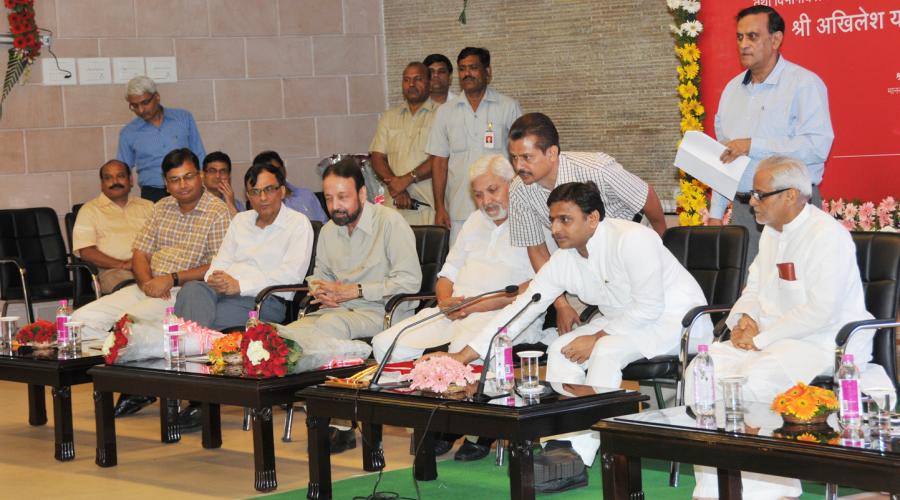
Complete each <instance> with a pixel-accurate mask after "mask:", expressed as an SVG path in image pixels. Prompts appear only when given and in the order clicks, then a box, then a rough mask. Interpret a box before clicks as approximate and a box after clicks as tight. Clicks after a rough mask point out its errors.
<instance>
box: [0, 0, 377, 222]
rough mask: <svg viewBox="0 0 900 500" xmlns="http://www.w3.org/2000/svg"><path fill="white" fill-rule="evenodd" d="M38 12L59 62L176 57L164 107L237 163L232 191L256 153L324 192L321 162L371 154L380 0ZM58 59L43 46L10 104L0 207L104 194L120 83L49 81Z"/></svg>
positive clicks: (92, 4) (118, 3)
mask: <svg viewBox="0 0 900 500" xmlns="http://www.w3.org/2000/svg"><path fill="white" fill-rule="evenodd" d="M35 9H36V11H37V17H38V25H39V26H41V27H44V28H48V29H50V30H52V31H53V32H54V42H53V45H52V49H53V51H54V52H55V53H56V55H57V56H59V57H125V56H175V57H176V58H177V61H178V80H179V81H178V82H177V83H171V84H162V85H160V95H161V97H162V102H163V105H167V106H173V107H181V108H186V109H188V110H190V111H191V112H192V113H193V114H194V117H195V119H196V120H197V122H198V126H199V128H200V133H201V135H202V137H203V142H204V145H205V146H206V150H207V152H211V151H214V150H217V149H221V150H223V151H225V152H226V153H228V154H229V155H230V156H231V158H232V160H233V161H235V162H236V164H237V165H236V167H235V172H234V175H233V181H234V183H235V185H236V187H239V185H240V184H241V182H240V179H242V178H243V174H244V171H245V170H246V168H247V166H248V164H249V162H250V160H251V159H252V157H253V155H254V154H255V153H257V152H259V151H261V150H263V149H275V150H277V151H279V152H280V153H281V155H282V156H283V157H284V158H285V160H286V163H287V165H288V171H289V178H290V180H291V181H292V182H295V183H298V184H302V185H306V186H308V187H311V188H313V189H314V190H318V189H319V187H320V186H321V182H320V181H319V179H318V178H317V176H316V174H315V170H314V168H313V167H314V166H315V164H316V163H317V162H318V159H319V158H321V157H323V156H326V155H329V154H331V153H338V152H361V151H366V149H367V148H368V144H369V140H370V139H371V135H372V133H373V132H374V127H375V123H376V121H377V118H378V115H377V113H379V112H380V111H381V110H383V109H384V107H385V104H386V96H385V93H386V89H385V83H384V81H385V77H384V66H385V64H384V60H383V59H384V57H383V53H384V36H383V23H382V7H381V1H380V0H37V2H36V6H35ZM4 22H5V20H4ZM48 59H49V61H50V63H51V64H52V59H51V58H50V56H49V53H48V52H47V51H46V50H45V51H43V55H42V57H41V60H40V61H39V62H38V63H37V64H35V66H34V67H33V68H32V72H31V79H30V81H29V83H28V84H27V85H25V86H17V87H16V88H15V90H13V92H12V94H11V95H10V96H9V97H8V98H7V101H6V103H5V105H4V109H3V118H2V120H0V208H11V207H13V208H17V207H30V206H50V207H52V208H54V209H55V210H56V211H57V213H58V214H59V215H60V216H62V215H63V214H64V213H65V212H67V211H69V210H70V208H71V206H72V205H73V204H75V203H81V202H84V201H86V200H88V199H90V198H92V197H94V196H96V195H97V194H98V193H99V178H98V174H97V169H98V167H99V166H100V165H101V164H102V163H103V161H104V160H105V159H108V158H113V157H114V156H115V152H116V146H117V144H118V133H119V130H120V128H121V127H122V126H123V125H124V124H125V123H127V122H128V121H129V120H131V119H132V118H134V115H133V114H132V113H131V112H130V111H129V110H128V107H127V104H126V103H125V100H124V85H79V86H69V87H51V86H42V85H41V84H40V81H41V68H40V65H41V64H46V63H47V62H48ZM0 64H2V66H0V67H2V68H5V66H6V56H5V51H3V55H0ZM241 192H242V189H241Z"/></svg>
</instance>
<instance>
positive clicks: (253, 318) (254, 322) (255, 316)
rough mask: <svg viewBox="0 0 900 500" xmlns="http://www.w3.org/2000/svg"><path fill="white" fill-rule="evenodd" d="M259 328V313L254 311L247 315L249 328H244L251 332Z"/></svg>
mask: <svg viewBox="0 0 900 500" xmlns="http://www.w3.org/2000/svg"><path fill="white" fill-rule="evenodd" d="M257 326H259V313H258V312H256V311H255V310H254V311H250V312H248V313H247V326H246V327H244V330H245V331H246V330H249V329H251V328H254V327H257Z"/></svg>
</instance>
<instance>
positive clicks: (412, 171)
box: [409, 169, 419, 184]
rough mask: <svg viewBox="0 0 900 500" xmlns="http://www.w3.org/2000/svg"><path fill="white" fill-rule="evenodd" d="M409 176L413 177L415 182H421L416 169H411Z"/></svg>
mask: <svg viewBox="0 0 900 500" xmlns="http://www.w3.org/2000/svg"><path fill="white" fill-rule="evenodd" d="M409 176H410V177H412V181H413V184H415V183H417V182H419V176H418V175H416V169H412V170H410V171H409Z"/></svg>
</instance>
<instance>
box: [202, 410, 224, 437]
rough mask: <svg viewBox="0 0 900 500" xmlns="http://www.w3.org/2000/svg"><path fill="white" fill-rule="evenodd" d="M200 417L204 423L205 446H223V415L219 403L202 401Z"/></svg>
mask: <svg viewBox="0 0 900 500" xmlns="http://www.w3.org/2000/svg"><path fill="white" fill-rule="evenodd" d="M200 418H201V419H202V423H203V430H202V432H203V436H202V442H203V447H204V448H220V447H222V417H221V414H220V410H219V405H217V404H212V403H201V405H200Z"/></svg>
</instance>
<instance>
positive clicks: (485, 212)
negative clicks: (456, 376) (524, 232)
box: [372, 155, 542, 363]
mask: <svg viewBox="0 0 900 500" xmlns="http://www.w3.org/2000/svg"><path fill="white" fill-rule="evenodd" d="M514 175H515V172H514V171H513V169H512V165H510V164H509V161H508V160H507V159H506V158H505V157H503V156H500V155H491V156H485V157H483V158H480V159H479V160H477V161H476V162H475V163H473V164H472V165H471V166H470V167H469V178H470V179H471V187H472V195H473V197H474V199H475V203H476V205H478V210H477V211H475V212H472V215H470V216H469V218H468V219H467V220H466V222H465V224H464V225H463V227H462V229H461V230H460V232H459V236H458V237H457V238H456V243H454V245H453V248H451V249H450V253H449V254H448V255H447V259H446V261H445V262H444V267H442V268H441V271H440V273H438V276H439V278H438V281H437V284H436V285H435V291H436V296H437V302H438V307H430V308H427V309H423V310H422V311H420V312H419V313H418V314H416V315H415V316H413V317H411V318H408V319H406V320H404V321H401V322H399V323H397V324H395V325H394V326H392V327H391V328H389V329H387V330H385V331H384V332H381V333H379V334H378V335H376V336H375V338H374V339H373V340H372V348H373V350H374V353H375V359H376V360H377V361H378V362H379V363H381V362H382V358H383V357H384V354H385V351H387V349H388V347H389V346H390V344H391V342H392V341H393V340H394V338H395V337H396V336H397V333H398V332H400V330H402V329H403V328H405V327H406V326H407V325H410V324H412V323H413V322H415V321H419V320H421V319H423V318H425V317H428V316H430V315H432V314H434V313H436V312H437V311H438V310H439V309H448V308H451V307H453V306H456V305H457V304H459V303H460V302H462V301H463V300H465V299H466V297H473V296H475V295H478V294H480V293H484V292H489V291H491V290H499V289H502V288H503V287H505V286H507V285H520V289H521V290H524V289H525V286H526V285H527V284H528V283H527V282H528V281H529V280H531V278H532V277H533V276H534V271H533V270H532V268H531V262H530V261H529V260H528V252H526V251H525V249H524V248H519V247H514V246H512V245H511V244H510V241H509V224H508V223H507V221H506V219H507V216H508V214H509V183H510V181H511V180H512V178H513V176H514ZM514 299H515V295H506V294H497V295H489V296H487V297H485V298H484V299H481V300H479V301H476V302H474V303H472V304H471V305H468V306H466V307H463V308H462V309H459V310H457V311H454V312H451V313H449V314H447V315H446V316H438V317H436V318H434V319H432V320H430V321H427V322H425V323H422V324H421V325H418V326H415V327H413V328H411V329H409V330H407V331H405V332H404V333H403V335H402V336H401V337H400V339H399V340H398V341H397V346H396V347H395V348H394V352H393V353H392V354H391V359H390V360H388V361H389V362H390V361H404V360H409V359H415V358H417V357H419V356H421V355H422V351H423V350H424V349H426V348H428V347H434V346H439V345H442V344H447V343H450V351H451V352H452V351H458V350H460V349H462V348H463V347H464V346H465V345H466V344H467V343H468V342H469V341H470V340H472V338H473V337H474V336H475V335H476V334H478V333H479V332H480V331H481V329H482V328H483V327H484V325H485V323H486V322H487V321H488V320H489V319H490V318H491V316H493V315H494V311H497V310H499V309H502V308H503V307H504V306H506V305H508V304H510V303H511V302H512V301H513V300H514ZM541 325H542V320H541V318H537V319H535V320H534V321H533V322H532V323H531V324H530V325H528V326H527V327H526V331H525V332H524V333H523V334H522V335H520V336H519V338H518V339H517V342H529V343H533V342H537V341H538V340H540V336H541Z"/></svg>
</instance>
